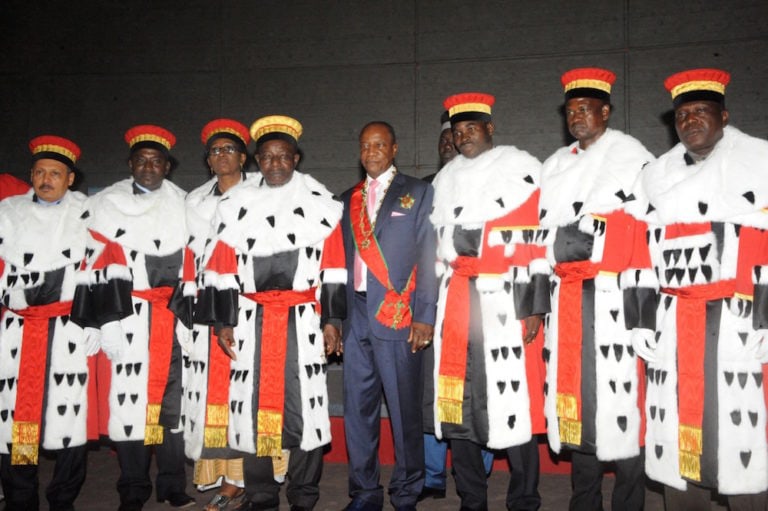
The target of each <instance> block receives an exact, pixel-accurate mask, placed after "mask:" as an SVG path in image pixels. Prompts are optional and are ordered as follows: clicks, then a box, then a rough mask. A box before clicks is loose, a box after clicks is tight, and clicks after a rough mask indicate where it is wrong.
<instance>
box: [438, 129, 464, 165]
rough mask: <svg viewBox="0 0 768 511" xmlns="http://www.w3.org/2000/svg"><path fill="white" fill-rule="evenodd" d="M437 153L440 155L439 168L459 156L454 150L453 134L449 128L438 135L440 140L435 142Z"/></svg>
mask: <svg viewBox="0 0 768 511" xmlns="http://www.w3.org/2000/svg"><path fill="white" fill-rule="evenodd" d="M437 152H438V154H439V155H440V166H441V167H442V166H443V165H445V164H446V163H448V162H449V161H451V160H452V159H453V158H455V157H456V155H457V154H459V152H458V151H457V150H456V146H455V145H453V133H451V128H446V129H444V130H443V131H442V133H440V140H438V141H437Z"/></svg>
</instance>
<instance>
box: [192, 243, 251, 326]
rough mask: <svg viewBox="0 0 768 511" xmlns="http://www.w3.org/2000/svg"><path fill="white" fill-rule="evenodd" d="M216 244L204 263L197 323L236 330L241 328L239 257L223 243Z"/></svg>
mask: <svg viewBox="0 0 768 511" xmlns="http://www.w3.org/2000/svg"><path fill="white" fill-rule="evenodd" d="M213 243H215V245H214V248H213V251H212V252H211V254H210V256H209V257H208V258H207V260H206V261H204V263H203V264H204V266H203V274H202V277H201V279H200V290H199V293H198V297H197V302H196V303H195V310H194V322H195V323H201V324H204V325H214V326H216V327H233V326H236V325H237V316H238V314H237V311H238V297H239V294H240V282H239V279H238V276H237V254H236V253H235V249H234V248H232V247H231V246H229V245H227V244H226V243H224V242H223V241H220V240H219V241H214V242H213Z"/></svg>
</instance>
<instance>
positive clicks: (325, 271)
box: [320, 223, 347, 329]
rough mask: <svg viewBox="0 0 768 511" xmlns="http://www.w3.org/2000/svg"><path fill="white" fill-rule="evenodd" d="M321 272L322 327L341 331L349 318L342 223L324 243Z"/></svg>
mask: <svg viewBox="0 0 768 511" xmlns="http://www.w3.org/2000/svg"><path fill="white" fill-rule="evenodd" d="M320 272H321V273H320V281H321V289H320V307H321V310H322V314H321V320H320V321H321V326H325V324H326V323H330V324H332V325H334V326H335V327H336V328H339V329H341V322H342V321H343V320H344V319H346V317H347V295H346V283H347V269H346V267H345V260H344V240H343V238H342V233H341V223H339V224H338V225H337V226H336V228H335V229H334V230H333V232H331V235H330V236H328V237H327V238H326V239H325V242H324V243H323V256H322V259H321V260H320Z"/></svg>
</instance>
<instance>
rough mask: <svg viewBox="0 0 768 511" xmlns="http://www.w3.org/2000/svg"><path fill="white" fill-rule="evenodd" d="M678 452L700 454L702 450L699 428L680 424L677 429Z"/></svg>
mask: <svg viewBox="0 0 768 511" xmlns="http://www.w3.org/2000/svg"><path fill="white" fill-rule="evenodd" d="M678 441H679V442H680V452H687V453H691V454H696V455H700V454H701V453H702V452H703V450H702V436H701V428H697V427H694V426H686V425H685V424H680V426H679V429H678Z"/></svg>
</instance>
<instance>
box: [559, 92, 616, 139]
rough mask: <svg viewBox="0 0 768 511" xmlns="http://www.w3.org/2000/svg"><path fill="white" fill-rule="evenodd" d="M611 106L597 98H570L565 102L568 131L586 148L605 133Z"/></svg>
mask: <svg viewBox="0 0 768 511" xmlns="http://www.w3.org/2000/svg"><path fill="white" fill-rule="evenodd" d="M610 116H611V107H610V105H608V104H607V103H606V102H605V101H603V100H601V99H597V98H571V99H569V100H568V101H567V102H566V103H565V120H566V123H567V124H568V131H569V132H570V133H571V135H572V136H573V138H575V139H576V140H578V141H579V147H580V148H581V149H586V148H588V147H589V146H591V145H592V144H594V143H595V142H597V140H598V139H599V138H600V137H601V136H602V135H603V133H605V130H606V128H607V127H608V119H609V118H610Z"/></svg>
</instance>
